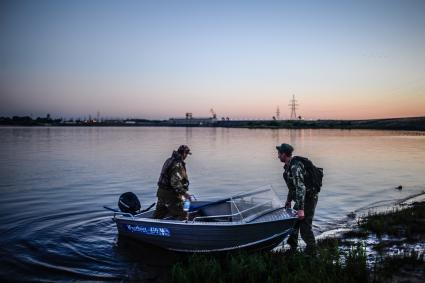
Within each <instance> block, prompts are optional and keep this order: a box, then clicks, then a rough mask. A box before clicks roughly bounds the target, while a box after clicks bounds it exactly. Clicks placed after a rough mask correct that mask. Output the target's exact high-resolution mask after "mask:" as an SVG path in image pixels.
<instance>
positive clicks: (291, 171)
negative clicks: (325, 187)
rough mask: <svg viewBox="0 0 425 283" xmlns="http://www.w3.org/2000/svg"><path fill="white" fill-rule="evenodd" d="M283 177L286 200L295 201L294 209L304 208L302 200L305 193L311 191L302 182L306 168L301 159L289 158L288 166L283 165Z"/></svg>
mask: <svg viewBox="0 0 425 283" xmlns="http://www.w3.org/2000/svg"><path fill="white" fill-rule="evenodd" d="M283 168H285V171H284V172H283V179H285V182H286V185H287V186H288V197H287V199H286V200H287V201H295V205H294V209H296V210H300V209H304V200H305V195H306V193H311V192H310V191H311V190H310V189H309V188H306V186H305V183H304V176H305V174H306V170H305V168H304V165H303V163H302V162H301V161H298V160H291V162H290V164H289V166H288V165H286V164H285V166H284V167H283Z"/></svg>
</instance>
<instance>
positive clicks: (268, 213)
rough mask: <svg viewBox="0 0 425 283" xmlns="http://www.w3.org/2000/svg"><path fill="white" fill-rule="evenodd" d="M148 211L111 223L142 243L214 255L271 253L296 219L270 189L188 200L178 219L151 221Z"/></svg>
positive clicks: (117, 216)
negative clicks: (250, 251) (183, 214)
mask: <svg viewBox="0 0 425 283" xmlns="http://www.w3.org/2000/svg"><path fill="white" fill-rule="evenodd" d="M153 213H154V211H153V210H150V211H146V212H143V213H139V214H135V215H132V214H129V213H123V212H120V211H114V216H113V221H114V222H115V223H116V225H117V228H118V232H119V234H120V235H123V236H128V237H131V238H133V239H136V240H138V241H141V242H143V243H147V244H151V245H154V246H158V247H161V248H164V249H167V250H173V251H180V252H219V251H231V250H237V249H272V248H274V247H276V246H277V245H278V244H280V243H281V242H282V241H283V240H284V239H285V238H286V237H287V236H288V235H289V233H290V232H291V231H292V229H293V226H294V224H295V222H296V220H297V217H296V213H295V211H294V210H292V209H285V208H284V207H283V202H282V201H281V200H280V199H279V198H278V197H277V195H276V193H275V192H274V190H273V188H272V187H271V186H266V187H262V188H260V189H257V190H255V191H252V192H248V193H242V194H237V195H235V196H232V197H229V198H226V199H221V200H211V201H193V202H192V203H191V206H190V210H189V212H188V219H187V220H183V221H182V220H176V219H173V218H171V217H166V218H165V219H154V218H153Z"/></svg>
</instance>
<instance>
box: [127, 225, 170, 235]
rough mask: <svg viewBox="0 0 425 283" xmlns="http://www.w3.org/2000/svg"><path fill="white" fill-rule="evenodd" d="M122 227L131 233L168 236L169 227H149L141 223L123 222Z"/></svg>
mask: <svg viewBox="0 0 425 283" xmlns="http://www.w3.org/2000/svg"><path fill="white" fill-rule="evenodd" d="M124 228H125V229H126V230H127V231H129V232H132V233H141V234H145V235H153V236H163V237H170V236H171V233H170V229H168V228H163V227H151V226H142V225H131V224H124Z"/></svg>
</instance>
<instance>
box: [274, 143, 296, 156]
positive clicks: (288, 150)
mask: <svg viewBox="0 0 425 283" xmlns="http://www.w3.org/2000/svg"><path fill="white" fill-rule="evenodd" d="M276 149H277V150H278V151H279V152H280V153H285V154H287V155H291V154H292V152H293V151H294V148H293V147H292V145H290V144H287V143H282V144H281V145H278V146H276Z"/></svg>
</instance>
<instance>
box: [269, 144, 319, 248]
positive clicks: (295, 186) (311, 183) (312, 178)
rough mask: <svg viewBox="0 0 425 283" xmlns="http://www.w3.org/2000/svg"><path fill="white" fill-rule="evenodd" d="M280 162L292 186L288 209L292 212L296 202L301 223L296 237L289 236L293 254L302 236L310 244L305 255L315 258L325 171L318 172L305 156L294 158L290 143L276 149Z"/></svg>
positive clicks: (299, 222) (287, 201)
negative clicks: (315, 225) (314, 226)
mask: <svg viewBox="0 0 425 283" xmlns="http://www.w3.org/2000/svg"><path fill="white" fill-rule="evenodd" d="M276 149H277V151H278V158H279V160H280V161H281V162H283V163H285V165H284V167H283V168H284V169H285V171H284V172H283V179H284V180H285V182H286V185H287V186H288V196H287V198H286V203H285V207H286V208H290V207H291V203H292V201H294V202H295V204H294V207H293V208H294V209H295V210H296V211H297V215H298V222H297V223H296V224H295V227H294V231H293V233H292V234H291V235H290V236H289V239H288V244H289V245H290V247H291V250H290V252H291V253H293V252H295V251H296V250H297V246H298V234H301V238H302V239H303V240H304V242H305V243H306V245H307V247H306V249H305V252H306V253H307V254H312V255H314V254H315V253H316V239H315V238H314V234H313V230H312V223H313V216H314V210H315V209H316V204H317V200H318V194H319V192H320V188H321V186H322V178H323V169H322V168H317V167H316V166H314V165H313V163H312V162H311V161H310V160H309V159H307V158H304V157H301V156H292V152H293V151H294V148H293V147H292V146H291V145H289V144H286V143H283V144H281V145H280V146H276Z"/></svg>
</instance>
